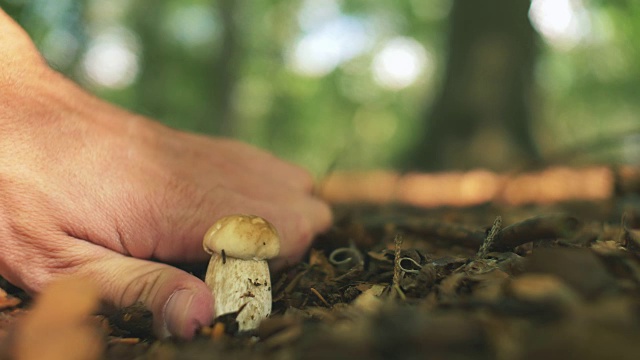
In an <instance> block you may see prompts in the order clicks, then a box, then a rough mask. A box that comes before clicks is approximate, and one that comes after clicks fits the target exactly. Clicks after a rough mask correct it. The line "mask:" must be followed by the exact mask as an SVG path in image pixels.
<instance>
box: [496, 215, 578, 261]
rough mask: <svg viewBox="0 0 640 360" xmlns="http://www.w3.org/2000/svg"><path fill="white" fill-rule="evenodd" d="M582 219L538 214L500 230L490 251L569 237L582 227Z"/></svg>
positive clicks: (506, 249)
mask: <svg viewBox="0 0 640 360" xmlns="http://www.w3.org/2000/svg"><path fill="white" fill-rule="evenodd" d="M580 225H581V224H580V221H578V219H576V218H574V217H573V216H569V215H562V214H561V215H547V216H538V217H534V218H531V219H527V220H525V221H522V222H519V223H516V224H513V225H509V226H507V227H505V228H504V229H502V230H500V231H499V232H498V234H497V235H496V236H495V238H494V240H493V243H492V244H490V245H489V251H497V252H503V251H512V250H513V248H515V247H517V246H520V245H523V244H526V243H528V242H531V241H536V240H544V239H556V238H569V237H571V236H572V235H574V234H575V232H576V231H577V230H578V229H579V228H580Z"/></svg>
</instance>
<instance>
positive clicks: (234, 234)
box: [202, 215, 280, 330]
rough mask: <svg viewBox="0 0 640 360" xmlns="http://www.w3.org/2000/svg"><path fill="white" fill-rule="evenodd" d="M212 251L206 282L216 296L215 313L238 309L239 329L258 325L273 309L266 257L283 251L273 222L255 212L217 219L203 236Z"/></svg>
mask: <svg viewBox="0 0 640 360" xmlns="http://www.w3.org/2000/svg"><path fill="white" fill-rule="evenodd" d="M202 245H203V247H204V250H205V251H206V252H207V253H209V254H211V260H210V261H209V266H208V267H207V275H206V276H205V283H206V284H207V286H209V289H211V292H212V293H213V298H214V306H215V313H216V316H220V315H224V314H228V313H232V312H237V311H239V310H241V311H240V312H239V314H238V316H237V318H236V320H237V321H238V324H239V329H240V330H251V329H255V328H257V327H258V325H259V324H260V321H262V320H263V319H264V318H266V317H267V316H269V314H270V313H271V278H270V276H269V266H268V265H267V259H271V258H274V257H276V256H277V255H278V253H279V252H280V238H279V237H278V232H277V230H276V229H275V227H274V226H273V225H271V224H270V223H269V222H268V221H266V220H265V219H263V218H261V217H258V216H254V215H230V216H226V217H223V218H221V219H220V220H218V221H217V222H216V223H215V224H213V226H211V228H209V230H208V231H207V233H206V234H205V236H204V240H203V243H202Z"/></svg>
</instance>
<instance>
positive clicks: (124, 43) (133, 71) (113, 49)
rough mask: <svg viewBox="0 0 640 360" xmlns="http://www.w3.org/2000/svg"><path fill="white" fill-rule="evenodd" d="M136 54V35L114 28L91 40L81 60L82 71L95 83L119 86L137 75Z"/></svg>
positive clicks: (105, 85) (137, 60) (131, 81)
mask: <svg viewBox="0 0 640 360" xmlns="http://www.w3.org/2000/svg"><path fill="white" fill-rule="evenodd" d="M138 53H139V44H138V39H137V37H136V36H135V35H134V34H133V33H132V32H131V31H129V30H128V29H126V28H124V27H113V28H110V29H108V30H106V31H104V32H102V33H100V34H99V35H98V36H96V37H95V38H94V39H93V40H91V42H90V44H89V49H88V50H87V52H86V53H85V55H84V58H83V59H82V70H83V72H84V75H85V76H86V78H87V79H88V80H89V81H91V82H92V83H93V84H95V85H98V86H101V87H105V88H111V89H122V88H125V87H127V86H129V85H131V84H132V83H133V82H134V81H135V80H136V78H137V76H138V72H139V59H138Z"/></svg>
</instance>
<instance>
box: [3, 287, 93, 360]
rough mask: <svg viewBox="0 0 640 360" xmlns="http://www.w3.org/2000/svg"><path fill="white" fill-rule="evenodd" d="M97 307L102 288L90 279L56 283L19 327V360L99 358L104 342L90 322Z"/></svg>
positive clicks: (17, 343)
mask: <svg viewBox="0 0 640 360" xmlns="http://www.w3.org/2000/svg"><path fill="white" fill-rule="evenodd" d="M97 307H98V289H97V288H96V286H95V285H94V284H93V283H92V282H90V281H89V280H87V279H79V278H66V279H62V280H59V281H56V282H54V283H53V284H51V285H50V286H49V287H48V288H47V289H45V291H44V292H43V293H42V294H41V295H40V296H39V297H38V298H37V299H36V301H35V305H34V307H33V309H32V310H31V311H29V312H28V313H27V315H26V316H25V318H24V320H23V321H22V322H21V323H20V324H19V325H18V329H17V332H16V338H15V343H14V352H15V359H18V360H42V359H49V360H57V359H60V360H63V359H66V360H71V359H78V360H80V359H82V360H87V359H97V358H99V356H100V354H101V353H102V351H103V350H104V342H103V341H102V339H101V338H100V336H99V331H98V329H97V328H95V326H92V325H91V324H92V322H91V319H90V314H91V313H92V312H93V311H95V310H97Z"/></svg>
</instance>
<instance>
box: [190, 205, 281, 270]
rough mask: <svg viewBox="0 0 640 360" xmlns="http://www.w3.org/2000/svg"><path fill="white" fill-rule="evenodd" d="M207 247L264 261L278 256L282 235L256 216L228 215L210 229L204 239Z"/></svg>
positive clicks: (209, 250) (240, 257)
mask: <svg viewBox="0 0 640 360" xmlns="http://www.w3.org/2000/svg"><path fill="white" fill-rule="evenodd" d="M202 246H203V247H204V250H205V251H206V252H207V253H209V254H211V253H218V254H222V251H224V255H225V256H229V257H232V258H236V259H244V260H249V259H253V260H264V259H271V258H274V257H276V256H278V253H280V237H279V236H278V231H277V230H276V228H275V227H274V226H273V225H272V224H271V223H269V222H268V221H267V220H265V219H263V218H261V217H259V216H255V215H229V216H225V217H223V218H221V219H220V220H218V221H217V222H216V223H215V224H213V226H211V227H210V228H209V230H208V231H207V233H206V234H205V235H204V240H203V241H202Z"/></svg>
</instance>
